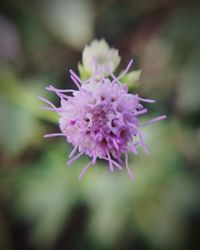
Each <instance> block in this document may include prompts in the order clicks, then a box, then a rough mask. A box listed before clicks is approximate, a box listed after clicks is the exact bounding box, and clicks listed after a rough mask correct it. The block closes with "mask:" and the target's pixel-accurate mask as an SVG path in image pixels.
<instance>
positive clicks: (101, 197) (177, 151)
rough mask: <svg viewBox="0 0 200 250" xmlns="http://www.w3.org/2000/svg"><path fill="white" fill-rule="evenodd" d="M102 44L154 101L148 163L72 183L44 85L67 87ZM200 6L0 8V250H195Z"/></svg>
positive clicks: (198, 234)
mask: <svg viewBox="0 0 200 250" xmlns="http://www.w3.org/2000/svg"><path fill="white" fill-rule="evenodd" d="M94 38H105V39H106V40H107V42H108V43H109V44H110V45H112V46H113V47H115V48H117V49H119V52H120V55H121V56H122V58H123V59H122V62H121V67H123V66H125V65H126V64H127V62H128V61H129V60H130V59H131V58H134V60H135V63H134V67H135V69H138V68H140V69H141V70H142V75H141V79H140V82H141V84H140V88H139V90H138V92H139V94H140V95H142V96H144V97H148V98H155V99H156V100H157V102H156V104H154V105H151V106H148V108H150V111H151V112H150V116H149V117H145V118H146V120H147V119H148V118H151V117H154V116H156V115H159V114H167V116H168V118H167V120H165V121H162V122H159V123H156V124H154V125H152V126H149V127H146V128H144V129H143V131H144V133H145V135H146V143H147V145H148V147H149V151H150V154H149V155H148V156H146V155H144V153H143V152H142V150H140V154H139V155H138V156H135V155H130V166H131V168H132V169H133V171H134V173H135V175H136V181H135V182H132V181H131V180H130V178H129V177H128V176H127V174H126V173H125V171H124V172H123V173H121V172H118V171H115V173H114V174H111V173H110V172H109V171H108V168H107V166H106V164H105V162H98V164H97V165H96V166H95V167H92V168H91V169H90V170H89V171H88V172H87V174H86V175H85V177H84V178H83V180H82V181H81V182H79V181H78V176H79V173H80V171H81V169H82V168H83V166H85V164H86V163H87V162H88V159H87V157H83V158H82V159H80V160H79V161H77V162H76V163H74V165H73V166H72V167H67V164H66V162H67V154H68V152H69V151H70V150H71V147H70V145H68V144H67V143H66V142H65V141H64V139H63V138H55V139H49V140H47V139H43V137H42V136H43V134H44V133H49V132H53V131H58V126H57V124H56V123H55V121H56V119H57V117H55V116H54V114H51V113H48V112H44V111H42V110H40V109H39V106H40V105H41V103H40V102H39V101H38V100H37V99H36V96H37V95H41V96H44V97H47V98H48V99H50V100H52V101H53V102H54V103H57V104H58V99H57V98H56V97H55V96H53V95H51V94H49V93H47V92H46V91H45V86H47V85H48V84H50V83H51V84H54V85H55V86H56V87H58V88H72V87H73V85H72V83H71V81H70V78H69V73H68V70H69V69H70V68H72V69H74V70H75V71H77V63H78V62H80V60H81V53H82V49H83V47H84V45H85V44H87V43H89V42H90V41H91V40H92V39H94ZM199 85H200V4H199V1H184V0H180V1H179V0H148V1H141V0H132V1H131V0H125V1H123V0H115V1H114V0H101V1H99V0H40V1H39V0H35V1H34V0H18V1H14V0H13V1H12V0H2V1H1V11H0V114H1V115H0V120H1V125H0V163H1V167H0V249H2V250H13V249H14V250H26V249H31V250H35V249H46V250H64V249H88V250H90V249H92V250H93V249H94V250H96V249H97V250H98V249H99V250H100V249H116V250H119V249H120V250H121V249H136V250H187V249H189V250H191V249H198V247H200V217H199V215H200V202H199V186H200V185H199V176H200V171H199V162H200V154H199V152H200V126H199V120H200V119H199V117H200V116H199V115H200V95H199V94H200V86H199Z"/></svg>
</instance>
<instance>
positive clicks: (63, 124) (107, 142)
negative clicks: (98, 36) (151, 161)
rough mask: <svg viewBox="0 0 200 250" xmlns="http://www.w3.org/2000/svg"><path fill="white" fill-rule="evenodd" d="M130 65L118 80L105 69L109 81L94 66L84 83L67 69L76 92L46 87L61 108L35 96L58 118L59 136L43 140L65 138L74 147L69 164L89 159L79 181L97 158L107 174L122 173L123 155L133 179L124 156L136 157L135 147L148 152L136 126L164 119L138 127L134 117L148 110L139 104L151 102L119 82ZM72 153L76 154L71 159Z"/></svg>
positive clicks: (129, 172)
mask: <svg viewBox="0 0 200 250" xmlns="http://www.w3.org/2000/svg"><path fill="white" fill-rule="evenodd" d="M131 64H132V61H131V62H130V63H129V65H128V66H127V68H126V70H125V71H124V73H123V75H121V76H120V77H118V78H117V77H115V76H114V75H113V73H112V72H111V71H110V70H109V68H105V69H106V70H107V72H108V73H109V74H110V78H111V79H110V78H109V77H105V74H102V71H101V70H99V69H98V67H97V66H96V72H95V74H94V75H93V76H92V77H91V78H90V79H88V80H87V81H82V80H81V79H80V78H79V77H78V75H76V74H75V73H74V72H73V71H72V70H70V74H71V79H72V80H73V82H74V83H75V84H76V86H77V88H78V90H70V89H69V90H61V89H57V88H55V87H53V86H49V87H47V90H48V91H51V92H54V93H56V94H57V96H58V97H59V98H60V100H61V105H60V107H58V108H57V107H55V106H54V105H53V104H52V103H51V102H49V101H48V100H46V99H44V98H42V97H39V98H40V99H41V100H42V101H44V102H45V103H47V104H49V105H50V106H51V107H46V108H45V109H47V110H52V111H55V112H57V113H58V114H59V116H60V119H59V126H60V130H61V133H58V134H47V135H45V136H44V137H45V138H48V137H53V136H64V137H66V139H67V141H68V143H70V144H72V145H73V146H74V148H73V150H72V152H71V153H70V154H69V158H70V160H69V161H68V164H69V165H70V164H71V163H72V162H74V161H75V160H77V159H78V158H79V157H80V156H81V155H83V154H85V155H87V156H89V157H90V158H91V161H90V162H89V163H88V164H87V165H86V166H85V167H84V168H83V170H82V172H81V174H80V177H79V179H81V178H82V176H83V174H84V173H85V172H86V170H87V169H88V168H89V167H90V166H91V165H94V164H95V163H96V160H97V159H98V158H99V159H103V160H106V161H107V162H108V166H109V169H110V171H111V172H113V171H114V169H115V168H118V169H119V170H123V156H124V157H125V166H126V169H127V171H128V174H129V175H130V176H131V178H134V176H133V174H132V172H131V171H130V168H129V165H128V154H127V153H128V152H132V153H134V154H137V146H138V145H141V146H142V147H143V149H144V151H145V153H148V151H147V147H146V145H145V143H144V140H143V137H142V133H141V131H140V127H142V126H146V125H148V124H150V123H153V122H156V121H159V120H162V119H164V118H166V116H159V117H157V118H155V119H153V120H151V121H148V122H147V123H145V124H140V122H139V120H138V117H139V116H141V115H144V114H145V113H146V112H147V111H148V110H147V109H146V108H144V106H143V103H145V102H147V103H154V102H155V101H154V100H150V99H143V98H140V97H139V96H138V95H137V94H135V95H134V94H131V93H128V88H127V86H126V85H124V84H121V83H120V79H121V78H122V77H124V75H125V74H126V73H127V72H128V70H129V68H130V66H131ZM105 69H104V70H105ZM68 94H71V95H68ZM138 138H139V140H138ZM76 151H78V154H77V155H76V156H74V154H75V152H76Z"/></svg>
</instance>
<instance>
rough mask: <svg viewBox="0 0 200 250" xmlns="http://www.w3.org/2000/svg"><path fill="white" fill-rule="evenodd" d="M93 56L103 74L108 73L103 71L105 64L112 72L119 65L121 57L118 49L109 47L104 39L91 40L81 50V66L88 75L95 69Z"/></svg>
mask: <svg viewBox="0 0 200 250" xmlns="http://www.w3.org/2000/svg"><path fill="white" fill-rule="evenodd" d="M94 58H95V60H96V63H97V65H98V67H99V68H100V69H101V72H102V73H103V74H108V72H107V71H105V66H107V67H109V68H110V70H111V71H112V72H113V71H114V70H115V69H116V68H117V66H118V65H119V63H120V59H121V58H120V56H119V53H118V50H116V49H114V48H110V47H109V45H108V44H107V43H106V41H105V40H104V39H101V40H94V41H92V42H91V44H90V45H88V46H86V47H85V48H84V50H83V56H82V64H83V65H82V67H83V69H84V70H85V71H87V72H88V73H89V75H92V74H93V73H94V71H95V68H94V66H95V65H94Z"/></svg>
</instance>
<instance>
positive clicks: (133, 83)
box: [120, 70, 141, 90]
mask: <svg viewBox="0 0 200 250" xmlns="http://www.w3.org/2000/svg"><path fill="white" fill-rule="evenodd" d="M122 73H123V72H122ZM140 75H141V70H134V71H131V72H129V73H127V74H126V75H125V76H124V77H122V78H121V79H120V82H121V83H124V84H126V85H127V86H128V89H129V90H135V89H136V88H137V87H138V86H139V79H140Z"/></svg>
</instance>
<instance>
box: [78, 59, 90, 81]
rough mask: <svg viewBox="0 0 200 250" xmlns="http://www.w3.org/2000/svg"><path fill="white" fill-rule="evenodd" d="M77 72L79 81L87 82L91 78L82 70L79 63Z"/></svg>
mask: <svg viewBox="0 0 200 250" xmlns="http://www.w3.org/2000/svg"><path fill="white" fill-rule="evenodd" d="M78 71H79V75H80V78H81V80H87V79H88V78H89V77H90V76H91V75H90V73H89V72H88V71H87V70H85V69H84V67H83V65H82V64H81V63H79V64H78Z"/></svg>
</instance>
